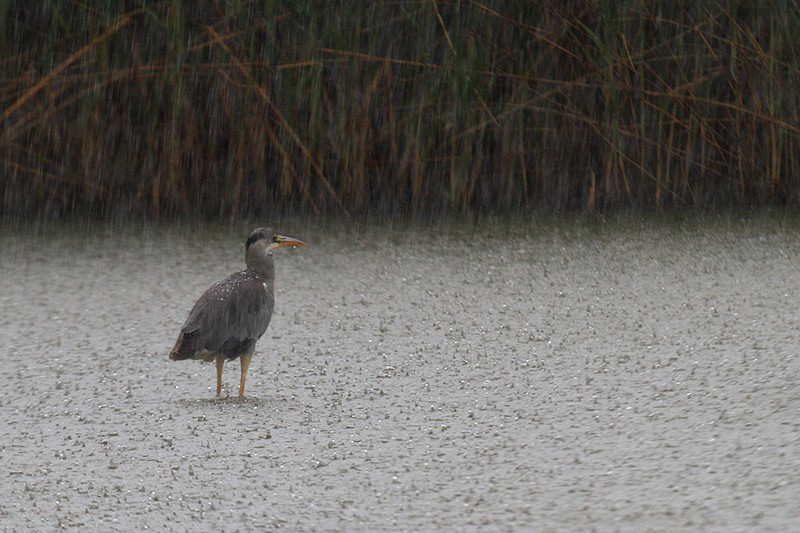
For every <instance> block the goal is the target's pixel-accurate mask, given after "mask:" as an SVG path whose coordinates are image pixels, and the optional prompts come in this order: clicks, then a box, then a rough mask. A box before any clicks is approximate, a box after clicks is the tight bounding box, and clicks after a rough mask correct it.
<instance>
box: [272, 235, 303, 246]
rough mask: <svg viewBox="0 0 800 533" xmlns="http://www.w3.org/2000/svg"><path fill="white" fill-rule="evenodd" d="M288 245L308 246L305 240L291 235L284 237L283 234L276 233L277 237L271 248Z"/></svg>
mask: <svg viewBox="0 0 800 533" xmlns="http://www.w3.org/2000/svg"><path fill="white" fill-rule="evenodd" d="M287 246H308V245H307V244H306V243H304V242H303V241H298V240H297V239H293V238H291V237H284V236H283V235H275V239H274V240H273V243H272V246H270V248H272V249H275V248H285V247H287Z"/></svg>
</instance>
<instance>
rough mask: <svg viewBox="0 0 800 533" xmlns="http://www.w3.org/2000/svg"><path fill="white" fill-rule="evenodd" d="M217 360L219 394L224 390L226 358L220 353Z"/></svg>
mask: <svg viewBox="0 0 800 533" xmlns="http://www.w3.org/2000/svg"><path fill="white" fill-rule="evenodd" d="M215 361H216V363H217V396H219V393H220V392H222V363H224V362H225V358H224V357H223V356H221V355H218V356H217V358H216V360H215Z"/></svg>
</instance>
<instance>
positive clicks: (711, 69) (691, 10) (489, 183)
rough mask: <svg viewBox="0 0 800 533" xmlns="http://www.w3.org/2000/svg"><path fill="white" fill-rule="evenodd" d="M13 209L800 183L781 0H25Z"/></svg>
mask: <svg viewBox="0 0 800 533" xmlns="http://www.w3.org/2000/svg"><path fill="white" fill-rule="evenodd" d="M0 21H2V26H0V52H2V54H1V55H0V121H1V123H2V130H1V131H0V206H1V207H0V209H2V214H3V215H5V216H22V217H27V216H31V215H37V216H64V215H81V216H99V217H112V216H117V217H119V216H123V217H124V216H127V215H133V216H153V215H163V216H172V217H180V216H205V217H218V216H224V217H237V216H253V215H260V214H264V213H270V212H274V211H275V210H291V211H294V210H299V211H306V212H326V213H342V214H348V215H358V214H364V213H369V214H392V213H417V212H421V211H425V212H434V213H436V212H445V213H449V212H470V211H475V210H493V211H516V210H524V209H531V208H542V209H546V210H553V211H558V210H565V209H568V210H585V211H588V212H595V211H601V212H607V211H613V210H619V209H674V208H696V207H700V208H705V207H722V206H738V205H753V204H779V205H789V206H798V204H800V187H799V186H800V178H799V177H798V176H800V158H798V153H799V152H798V147H800V142H799V141H800V135H798V133H800V122H798V117H799V116H800V114H798V106H799V105H800V31H798V28H800V8H799V7H798V5H797V4H796V3H795V2H789V1H780V0H778V1H776V2H772V3H770V5H769V8H768V9H766V8H763V6H759V5H758V3H755V4H754V3H751V2H746V1H713V2H707V1H699V2H697V1H694V2H674V1H644V0H641V1H624V2H612V1H601V0H597V1H588V2H575V1H570V2H563V1H560V0H543V1H533V0H507V1H499V2H487V1H466V0H465V1H455V0H453V1H446V0H410V1H400V0H389V1H378V0H375V1H365V2H342V1H307V2H303V1H300V2H281V1H272V2H270V1H266V2H251V1H236V0H228V1H224V2H223V1H217V2H199V3H195V2H186V1H183V2H181V1H165V2H143V1H128V2H108V3H98V4H96V5H94V6H93V5H92V4H91V3H89V4H87V3H84V2H75V1H74V0H54V1H52V2H31V3H28V2H23V1H16V2H7V3H4V4H3V6H2V7H0Z"/></svg>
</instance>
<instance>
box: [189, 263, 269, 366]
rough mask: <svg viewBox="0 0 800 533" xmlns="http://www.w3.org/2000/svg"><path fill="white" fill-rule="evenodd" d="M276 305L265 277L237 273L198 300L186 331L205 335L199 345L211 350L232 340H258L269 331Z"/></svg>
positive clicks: (201, 335)
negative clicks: (268, 327)
mask: <svg viewBox="0 0 800 533" xmlns="http://www.w3.org/2000/svg"><path fill="white" fill-rule="evenodd" d="M274 305H275V299H274V296H273V295H272V291H271V290H270V289H269V287H268V286H267V284H266V283H265V281H264V279H263V278H262V277H261V276H259V275H258V274H255V273H252V272H248V271H242V272H237V273H236V274H232V275H231V276H228V277H227V278H225V279H224V280H222V281H219V282H217V283H215V284H214V285H212V286H211V288H209V289H208V290H207V291H206V292H205V293H204V294H203V295H202V296H201V297H200V299H199V300H197V303H196V304H195V306H194V308H192V311H191V312H190V313H189V318H187V319H186V323H185V324H184V326H183V328H182V331H183V332H184V333H187V334H193V335H196V336H198V337H202V339H198V340H199V341H200V342H199V344H200V345H202V347H203V348H205V349H206V350H209V351H215V350H218V349H219V348H220V347H221V346H222V345H223V344H225V343H226V342H227V341H229V340H231V339H235V340H239V341H242V340H245V339H252V340H258V339H259V338H260V337H261V336H262V335H263V334H264V332H265V331H266V330H267V326H268V325H269V320H270V318H271V316H272V309H273V308H274ZM198 347H200V346H198Z"/></svg>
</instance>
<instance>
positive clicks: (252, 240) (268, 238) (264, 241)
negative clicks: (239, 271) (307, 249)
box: [244, 228, 307, 253]
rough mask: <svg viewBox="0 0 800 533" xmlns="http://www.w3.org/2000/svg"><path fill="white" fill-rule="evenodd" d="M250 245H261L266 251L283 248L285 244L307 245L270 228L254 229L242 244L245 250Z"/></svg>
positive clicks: (270, 251)
mask: <svg viewBox="0 0 800 533" xmlns="http://www.w3.org/2000/svg"><path fill="white" fill-rule="evenodd" d="M251 246H261V247H263V249H264V250H266V252H267V253H272V250H275V249H277V248H284V247H286V246H307V244H306V243H304V242H303V241H298V240H297V239H293V238H291V237H285V236H283V235H278V234H277V233H275V231H273V230H272V228H258V229H257V230H254V231H253V233H251V234H250V237H249V238H248V239H247V242H246V243H245V245H244V249H245V251H247V250H249V249H250V247H251Z"/></svg>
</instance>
